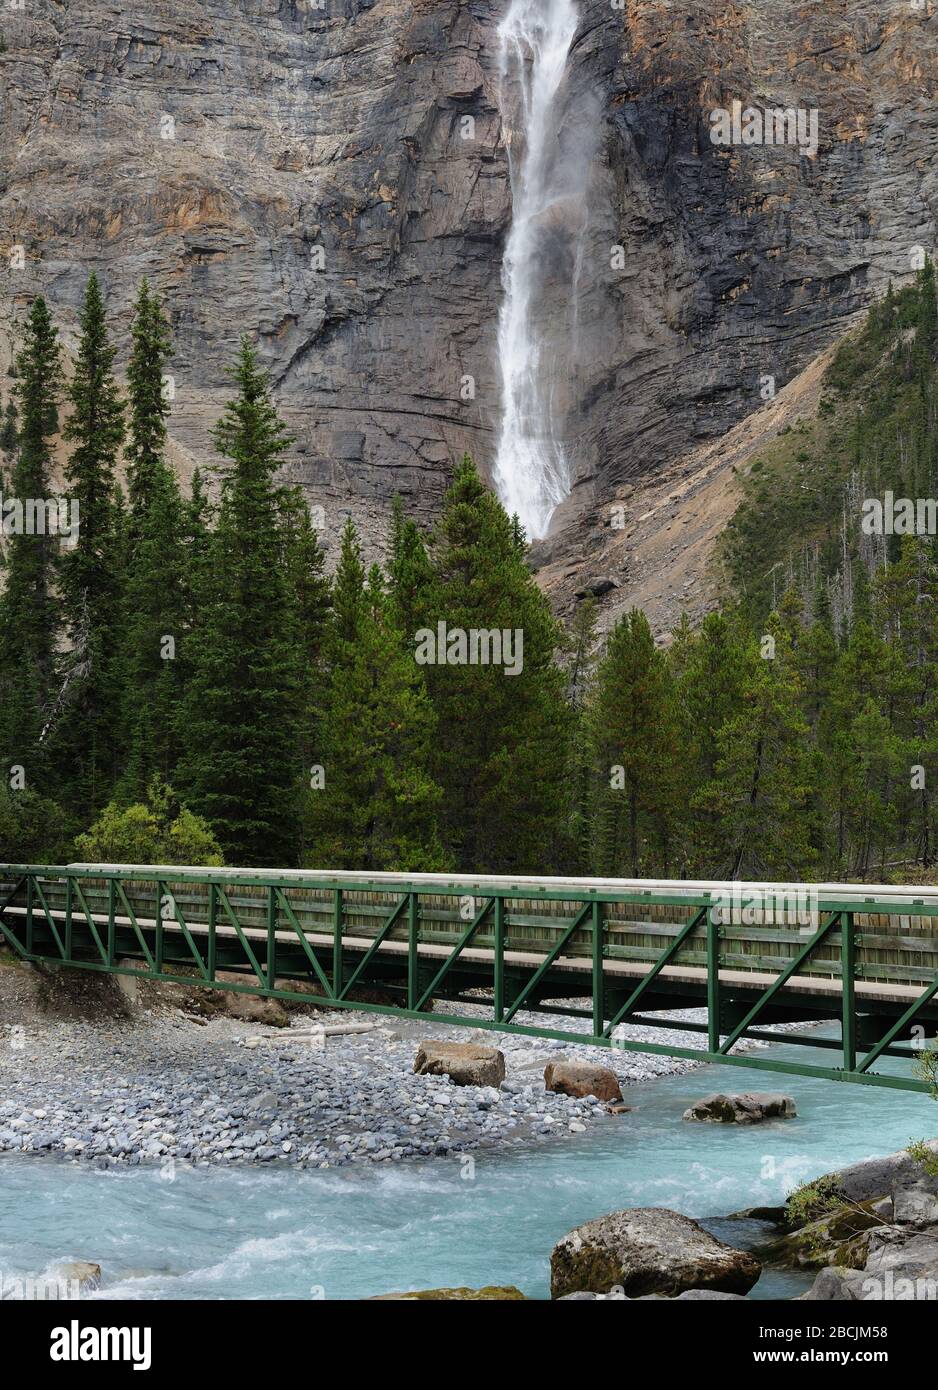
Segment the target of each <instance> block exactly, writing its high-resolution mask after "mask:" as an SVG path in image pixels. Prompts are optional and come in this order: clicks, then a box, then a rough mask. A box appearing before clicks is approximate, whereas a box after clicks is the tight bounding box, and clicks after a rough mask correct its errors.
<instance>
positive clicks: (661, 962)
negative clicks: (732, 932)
mask: <svg viewBox="0 0 938 1390" xmlns="http://www.w3.org/2000/svg"><path fill="white" fill-rule="evenodd" d="M707 912H708V909H707V908H706V907H702V908H700V909H699V910H698V911H697V912H696V913H695V914H694V916H693V917H691V919H690V921H688V922H686V923H685V924H684V926H683V927H682V928H681V930H680V931H679V932H678V934H677V936H676V937H675V938H674V940H673V941H672V942H671V943H670V944H669V945H668V946H667V948H666V949H665V950H664V951H663V952H662V954H661V955H660V956H659V957H658V959H657V960H656V961H655V963H654V965H653V966H652V968H651V969H650V970H649V972H648V974H647V975H644V976H643V977H642V979H641V980H639V982H638V984H637V985H636V986H635V988H634V989H633V991H632V993H631V994H630V995H629V997H628V999H627V1000H626V1001H625V1003H624V1004H623V1005H622V1008H621V1009H620V1010H619V1012H618V1013H617V1014H616V1016H615V1018H614V1019H612V1021H611V1022H610V1023H609V1024H608V1025H607V1026H606V1027H605V1028H604V1029H603V1034H602V1035H603V1037H604V1038H611V1037H612V1033H613V1030H614V1029H615V1028H617V1027H618V1026H619V1024H620V1023H621V1022H622V1020H623V1018H625V1017H626V1016H627V1015H628V1014H630V1013H632V1012H633V1011H634V1009H635V1005H636V1004H637V1003H638V1001H639V999H641V997H642V995H643V994H644V993H645V991H646V989H647V988H648V986H649V985H650V984H651V982H652V980H653V979H654V978H655V977H656V976H657V975H660V973H661V971H662V970H663V969H664V967H665V966H666V965H667V964H668V961H670V960H672V959H673V958H674V956H676V955H677V953H678V951H679V950H680V949H681V947H682V946H683V945H684V942H685V941H686V940H687V938H688V937H689V936H690V935H691V933H692V932H693V931H694V930H695V928H697V927H699V926H700V924H701V922H703V921H704V920H705V918H706V916H707Z"/></svg>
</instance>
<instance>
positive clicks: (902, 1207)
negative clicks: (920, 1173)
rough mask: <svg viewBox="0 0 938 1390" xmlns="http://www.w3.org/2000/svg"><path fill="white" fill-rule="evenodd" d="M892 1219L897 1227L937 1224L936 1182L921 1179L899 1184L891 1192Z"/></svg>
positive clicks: (937, 1195)
mask: <svg viewBox="0 0 938 1390" xmlns="http://www.w3.org/2000/svg"><path fill="white" fill-rule="evenodd" d="M892 1219H893V1222H894V1223H895V1224H896V1225H897V1226H931V1225H935V1224H936V1223H938V1182H936V1181H935V1179H934V1178H921V1179H920V1180H919V1181H918V1182H899V1183H896V1185H895V1186H894V1187H893V1190H892Z"/></svg>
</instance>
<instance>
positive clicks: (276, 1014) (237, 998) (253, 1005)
mask: <svg viewBox="0 0 938 1390" xmlns="http://www.w3.org/2000/svg"><path fill="white" fill-rule="evenodd" d="M228 1013H229V1014H230V1015H231V1017H232V1018H237V1019H240V1020H241V1021H242V1022H244V1023H266V1024H267V1026H268V1027H269V1028H288V1027H289V1025H290V1015H289V1014H288V1013H287V1011H286V1009H285V1008H284V1007H283V1005H282V1004H281V1003H280V1000H279V999H264V998H262V997H261V996H260V995H256V994H232V995H231V997H230V998H229V1000H228Z"/></svg>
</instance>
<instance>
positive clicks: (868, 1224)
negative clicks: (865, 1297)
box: [761, 1202, 882, 1269]
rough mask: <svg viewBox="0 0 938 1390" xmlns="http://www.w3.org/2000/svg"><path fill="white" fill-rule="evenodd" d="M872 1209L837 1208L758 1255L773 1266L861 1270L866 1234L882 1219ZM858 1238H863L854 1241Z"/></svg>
mask: <svg viewBox="0 0 938 1390" xmlns="http://www.w3.org/2000/svg"><path fill="white" fill-rule="evenodd" d="M871 1208H872V1203H869V1202H867V1203H863V1204H860V1205H857V1206H852V1205H850V1206H836V1207H834V1208H833V1210H831V1211H829V1212H826V1213H825V1214H824V1215H823V1216H819V1217H817V1218H816V1219H815V1220H814V1221H808V1222H806V1223H805V1224H804V1225H803V1226H799V1227H797V1228H796V1229H795V1230H793V1231H786V1232H785V1233H784V1235H781V1236H779V1237H778V1239H777V1240H773V1241H772V1242H771V1243H770V1244H769V1245H767V1246H766V1247H765V1248H764V1250H762V1252H761V1253H762V1254H764V1255H765V1257H766V1258H767V1259H768V1260H770V1262H771V1263H772V1264H781V1265H788V1266H792V1267H796V1268H805V1267H807V1268H810V1267H811V1266H812V1265H814V1266H815V1267H820V1266H821V1265H838V1266H840V1265H843V1266H849V1267H850V1268H851V1269H862V1268H863V1266H864V1265H865V1264H866V1256H867V1242H866V1239H865V1236H866V1233H867V1232H869V1231H871V1230H873V1229H875V1228H877V1227H879V1226H881V1225H882V1218H881V1217H880V1216H878V1215H877V1214H876V1213H875V1212H874V1211H873V1210H872V1209H871ZM861 1235H862V1236H864V1239H862V1240H859V1239H857V1237H859V1236H861Z"/></svg>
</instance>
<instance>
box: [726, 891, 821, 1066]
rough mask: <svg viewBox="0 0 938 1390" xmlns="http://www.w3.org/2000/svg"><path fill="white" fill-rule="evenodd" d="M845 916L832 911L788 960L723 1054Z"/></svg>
mask: <svg viewBox="0 0 938 1390" xmlns="http://www.w3.org/2000/svg"><path fill="white" fill-rule="evenodd" d="M843 916H844V914H843V913H842V912H832V913H831V915H830V917H829V918H828V920H827V921H826V922H824V923H822V925H821V926H820V927H818V929H817V931H816V932H815V933H814V935H813V936H812V938H811V940H810V941H808V942H806V943H805V945H804V946H803V947H802V948H801V950H800V951H799V952H798V954H797V955H796V956H794V957H793V958H792V960H790V961H789V962H788V964H787V965H786V966H785V969H784V970H783V971H782V973H781V975H779V976H778V978H777V979H776V980H774V981H773V983H772V984H771V985H770V986H769V988H768V989H767V990H766V991H765V992H764V993H763V994H761V995H760V996H759V998H758V999H757V1000H756V1002H755V1003H754V1004H753V1006H752V1008H751V1009H750V1010H749V1012H748V1014H746V1017H745V1018H744V1019H742V1021H741V1022H740V1023H737V1025H736V1027H735V1028H734V1029H733V1031H732V1033H730V1034H729V1036H728V1037H727V1038H726V1040H725V1041H724V1043H723V1045H722V1047H720V1048H719V1049H718V1050H719V1052H720V1053H721V1054H722V1053H726V1052H729V1050H730V1048H731V1047H733V1046H735V1044H736V1043H738V1042H739V1039H740V1038H741V1037H742V1035H743V1033H745V1031H746V1029H747V1028H748V1027H749V1025H750V1023H752V1021H753V1019H755V1018H757V1017H758V1015H759V1014H761V1012H762V1010H763V1009H764V1008H765V1006H766V1004H768V1002H769V1000H770V999H774V998H775V996H776V994H778V993H779V991H780V990H782V989H784V987H785V985H786V984H787V983H788V981H789V980H790V979H791V977H792V975H794V973H795V971H796V970H797V969H798V967H799V966H801V965H803V964H804V962H805V961H806V960H807V959H808V957H809V956H810V955H811V954H812V952H813V951H815V950H816V948H817V947H818V946H820V944H821V942H822V941H824V940H825V939H826V938H827V936H828V934H829V932H830V931H831V930H832V928H833V927H834V926H835V925H836V924H837V923H838V922H840V921H841V920H842V918H843Z"/></svg>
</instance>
